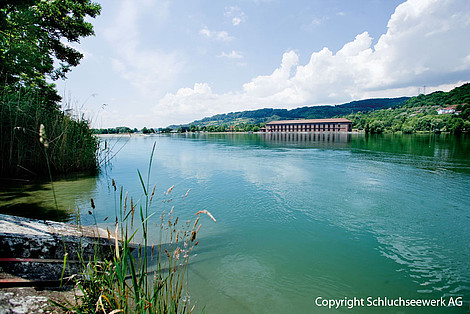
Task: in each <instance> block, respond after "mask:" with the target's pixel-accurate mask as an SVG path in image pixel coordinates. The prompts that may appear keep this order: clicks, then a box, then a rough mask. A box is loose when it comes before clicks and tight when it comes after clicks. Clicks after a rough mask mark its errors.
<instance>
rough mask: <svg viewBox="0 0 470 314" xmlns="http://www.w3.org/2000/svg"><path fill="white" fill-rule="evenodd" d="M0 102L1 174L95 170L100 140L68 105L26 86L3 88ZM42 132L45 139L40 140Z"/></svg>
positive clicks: (11, 175)
mask: <svg viewBox="0 0 470 314" xmlns="http://www.w3.org/2000/svg"><path fill="white" fill-rule="evenodd" d="M0 102H1V106H0V155H1V156H0V177H18V176H29V177H31V176H44V175H48V174H49V173H52V174H60V173H69V172H75V171H85V170H89V171H90V170H91V171H96V170H97V169H98V163H97V154H98V148H99V141H98V139H97V138H96V137H95V136H93V133H92V131H91V129H90V128H89V122H88V120H86V119H85V118H84V115H79V116H73V115H72V114H71V112H72V110H71V108H70V107H71V106H70V104H65V105H64V106H63V107H62V108H60V107H59V106H58V105H57V104H55V103H51V101H50V100H48V99H47V98H45V97H42V96H41V95H40V94H38V92H37V91H34V90H32V89H28V88H27V87H22V88H19V89H16V90H8V89H2V90H1V94H0ZM41 132H42V133H41ZM44 133H45V134H47V142H40V140H41V139H42V138H43V137H42V136H41V134H44ZM44 147H46V148H47V150H44ZM46 159H47V160H48V161H49V165H50V171H49V169H48V168H47V167H46V164H47V162H46Z"/></svg>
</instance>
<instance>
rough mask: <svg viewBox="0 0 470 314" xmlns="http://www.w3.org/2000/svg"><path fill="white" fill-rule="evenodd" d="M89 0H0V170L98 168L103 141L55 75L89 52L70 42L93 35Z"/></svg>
mask: <svg viewBox="0 0 470 314" xmlns="http://www.w3.org/2000/svg"><path fill="white" fill-rule="evenodd" d="M100 12H101V6H100V5H99V4H97V3H94V2H91V1H90V0H81V1H72V0H62V1H43V0H22V1H18V0H2V1H1V2H0V101H1V107H0V154H1V156H0V177H5V176H40V175H43V174H47V173H66V172H71V171H79V170H96V169H97V167H98V164H97V154H98V140H97V139H96V138H95V137H94V136H93V134H92V132H91V130H90V128H89V122H88V120H86V119H85V118H84V117H83V116H80V117H79V118H73V117H72V116H71V115H70V114H68V112H69V111H68V110H67V109H69V107H68V106H67V104H65V105H64V104H61V97H60V96H59V94H58V92H57V90H56V88H55V85H54V84H53V83H51V82H53V81H55V80H57V79H64V78H66V74H67V73H68V72H69V71H70V70H71V69H72V68H73V67H75V66H77V65H78V64H79V63H80V60H81V59H82V58H83V54H81V53H80V52H79V51H78V50H76V49H74V48H72V47H71V46H70V45H69V44H68V43H78V42H79V41H80V39H81V38H84V37H87V36H92V35H93V34H94V31H93V26H92V24H91V23H90V22H88V19H89V18H95V17H96V16H98V15H99V14H100Z"/></svg>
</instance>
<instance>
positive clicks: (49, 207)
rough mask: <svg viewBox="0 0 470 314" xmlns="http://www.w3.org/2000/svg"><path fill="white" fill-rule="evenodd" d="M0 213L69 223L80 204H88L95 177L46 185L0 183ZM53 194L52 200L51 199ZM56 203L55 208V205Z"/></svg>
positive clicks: (34, 182) (46, 183) (73, 178)
mask: <svg viewBox="0 0 470 314" xmlns="http://www.w3.org/2000/svg"><path fill="white" fill-rule="evenodd" d="M0 187H1V188H0V213H2V214H9V215H16V216H23V217H28V218H39V219H47V220H55V221H70V220H71V219H72V218H73V216H74V214H75V213H76V211H77V207H78V206H79V204H81V203H83V202H84V201H87V202H90V198H91V193H92V191H94V190H95V188H96V177H95V176H78V177H77V176H74V177H68V178H63V179H55V181H54V183H53V185H52V184H51V182H47V181H21V180H20V181H14V180H5V181H3V182H0ZM54 192H55V197H54ZM56 202H57V204H56Z"/></svg>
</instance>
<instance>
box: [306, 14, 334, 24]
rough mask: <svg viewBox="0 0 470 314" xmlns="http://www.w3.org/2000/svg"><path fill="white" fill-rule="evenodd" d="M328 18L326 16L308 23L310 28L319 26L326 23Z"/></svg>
mask: <svg viewBox="0 0 470 314" xmlns="http://www.w3.org/2000/svg"><path fill="white" fill-rule="evenodd" d="M329 19H330V18H329V17H328V16H323V17H321V18H314V19H313V20H312V22H311V23H310V26H319V25H322V24H323V23H325V22H326V21H328V20H329Z"/></svg>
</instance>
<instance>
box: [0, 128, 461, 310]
mask: <svg viewBox="0 0 470 314" xmlns="http://www.w3.org/2000/svg"><path fill="white" fill-rule="evenodd" d="M106 140H107V141H108V143H109V144H112V143H117V144H116V146H115V149H116V150H117V148H118V147H121V146H123V148H122V150H121V151H120V153H119V154H118V155H117V157H116V158H115V159H114V160H113V162H112V165H111V166H110V167H107V168H106V169H104V170H103V171H102V173H101V174H100V175H99V176H97V177H76V178H73V179H68V180H59V181H56V182H55V184H54V187H55V190H56V194H57V196H58V205H59V207H60V208H62V209H64V210H63V211H61V212H60V214H59V215H57V212H56V211H54V210H53V208H51V206H50V204H51V203H52V202H53V201H52V202H51V191H50V185H48V184H46V183H44V184H35V185H34V186H29V185H25V184H23V185H19V186H18V185H17V186H9V187H8V188H7V187H5V188H3V192H2V193H0V202H1V205H0V208H1V210H2V211H3V212H5V211H7V212H10V213H17V214H18V213H20V212H22V211H24V210H25V209H26V208H31V207H29V205H28V204H34V207H33V208H34V210H35V211H40V212H41V213H42V214H44V213H47V215H48V216H47V217H48V218H50V217H51V216H52V217H53V216H54V215H57V218H58V219H73V218H72V217H73V213H74V210H75V209H76V208H77V207H78V208H80V209H81V211H82V213H84V215H82V219H83V221H84V222H85V223H88V224H92V223H93V222H94V220H93V218H92V217H91V216H89V215H88V214H86V213H87V211H88V210H89V209H91V208H90V204H89V203H90V198H93V199H94V201H95V204H96V211H95V213H96V219H97V221H98V222H99V223H100V224H103V225H105V224H106V223H107V222H108V221H110V220H111V219H110V220H108V221H107V222H103V221H104V219H105V218H106V217H107V216H110V217H112V216H114V210H115V209H114V208H115V207H114V204H115V202H116V201H117V200H116V198H115V195H114V191H113V188H112V187H111V186H110V181H111V179H115V180H116V183H117V184H118V185H124V186H125V188H126V190H128V191H129V194H130V195H134V196H135V197H136V198H138V197H140V196H141V195H142V190H141V188H140V183H139V179H138V176H137V169H140V170H141V171H142V172H146V171H147V166H148V159H149V155H150V152H151V149H152V145H153V143H154V142H156V143H157V150H156V153H155V157H154V163H153V166H152V173H151V175H152V182H155V183H156V184H157V193H156V195H158V196H159V198H162V197H163V193H164V192H165V191H166V190H167V189H168V188H169V187H170V186H172V185H175V188H174V190H173V192H172V195H173V199H172V202H171V203H162V202H155V204H157V206H158V207H156V209H157V210H158V211H160V210H162V209H169V208H171V206H175V212H176V213H177V214H178V215H180V216H181V217H183V218H192V217H194V214H195V213H196V212H197V211H198V210H202V209H206V210H209V211H210V212H211V213H212V214H213V215H214V216H215V217H216V218H217V223H213V222H212V221H211V220H210V219H209V218H208V217H206V216H204V217H201V222H202V233H201V236H200V237H199V240H200V244H199V246H198V247H197V251H196V256H194V258H193V260H192V263H191V266H190V285H191V301H192V302H193V303H196V312H200V310H201V309H202V307H203V306H204V305H205V306H206V313H286V312H292V313H317V312H320V313H323V312H324V313H327V312H331V311H332V310H328V309H327V308H325V307H319V306H317V305H316V304H315V299H316V298H317V297H322V298H323V299H345V298H349V299H352V298H354V297H357V298H364V299H367V297H369V296H370V297H372V298H374V299H375V298H377V297H382V298H383V297H387V298H389V299H396V298H399V297H402V298H403V299H440V298H441V297H444V299H445V300H446V301H448V300H449V298H450V297H462V299H463V301H464V305H463V306H461V307H425V308H413V307H407V308H403V307H367V306H364V307H355V308H353V309H347V308H346V307H342V308H340V309H339V310H340V311H341V312H352V313H356V312H367V313H369V312H370V313H375V312H386V313H409V312H418V313H429V312H431V313H443V312H444V313H446V312H449V313H468V312H469V304H468V301H470V193H469V189H470V156H469V154H470V138H469V137H454V136H445V135H440V136H435V135H431V136H430V135H414V136H413V135H407V136H405V135H395V136H393V135H388V136H370V137H366V136H364V135H355V134H352V135H351V134H349V135H348V134H330V135H328V134H308V135H307V134H281V135H279V134H278V135H276V134H219V135H217V134H211V135H187V136H184V135H183V136H176V135H175V136H133V137H131V138H122V137H120V138H112V137H109V138H106ZM189 188H190V189H191V191H190V193H189V196H188V198H181V195H183V194H185V193H186V191H187V190H188V189H189ZM30 212H31V210H30ZM33 214H34V213H33ZM365 304H366V305H367V301H365Z"/></svg>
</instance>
